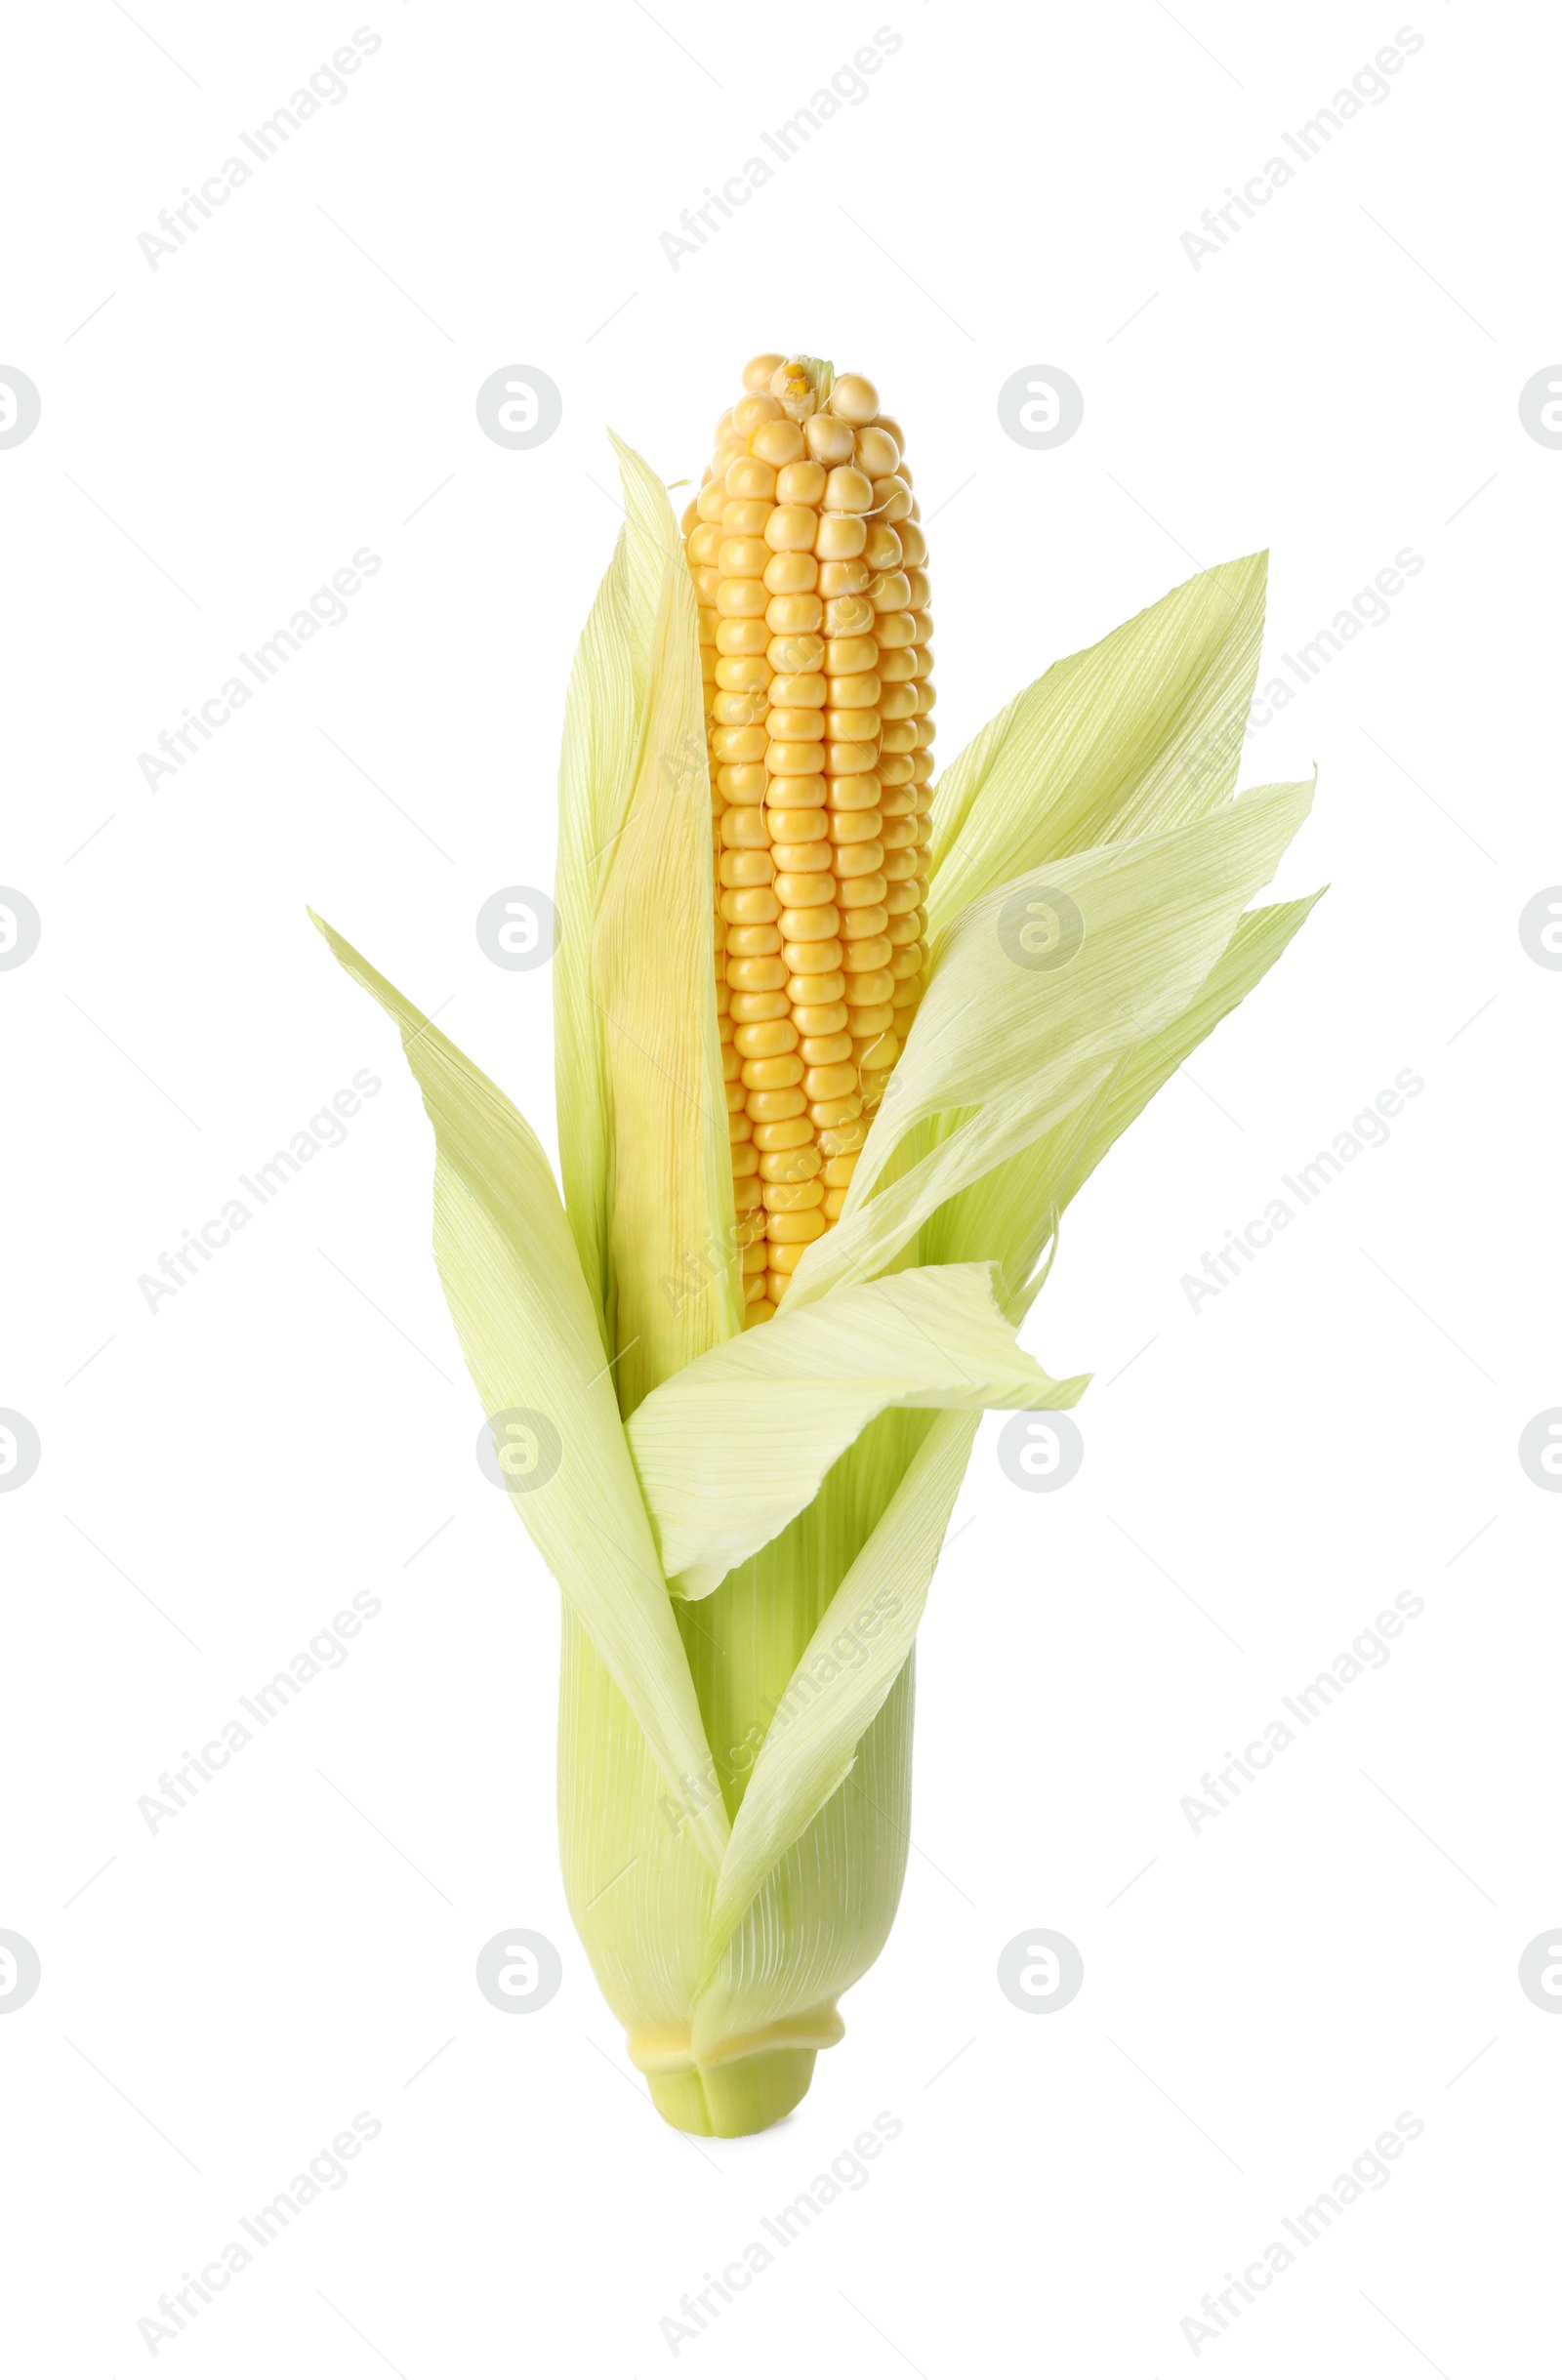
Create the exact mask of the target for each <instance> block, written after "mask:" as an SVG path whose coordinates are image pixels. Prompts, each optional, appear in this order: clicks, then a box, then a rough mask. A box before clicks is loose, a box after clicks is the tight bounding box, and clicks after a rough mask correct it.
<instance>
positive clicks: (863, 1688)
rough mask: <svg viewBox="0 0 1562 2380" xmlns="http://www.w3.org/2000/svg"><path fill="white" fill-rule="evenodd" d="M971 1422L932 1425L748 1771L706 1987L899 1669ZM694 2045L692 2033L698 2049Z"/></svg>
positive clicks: (850, 1760)
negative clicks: (846, 1649)
mask: <svg viewBox="0 0 1562 2380" xmlns="http://www.w3.org/2000/svg"><path fill="white" fill-rule="evenodd" d="M978 1418H979V1416H977V1415H974V1414H968V1413H943V1414H939V1415H938V1416H936V1417H935V1418H934V1420H933V1422H932V1425H931V1427H930V1428H929V1429H928V1430H927V1432H926V1435H925V1438H924V1440H923V1443H922V1446H921V1448H920V1450H919V1452H918V1453H917V1455H916V1457H915V1458H914V1460H913V1461H912V1463H911V1464H910V1467H909V1468H908V1469H907V1471H906V1473H905V1476H904V1478H903V1479H902V1481H901V1484H900V1486H899V1488H898V1489H897V1490H896V1492H895V1494H894V1496H893V1497H892V1498H891V1499H890V1501H889V1505H888V1509H887V1510H886V1511H885V1513H884V1517H883V1519H882V1520H881V1521H880V1522H879V1525H878V1527H877V1528H876V1529H875V1530H874V1532H873V1535H872V1536H871V1537H870V1538H869V1539H868V1542H867V1544H866V1545H865V1546H864V1547H863V1550H862V1551H861V1553H860V1554H859V1555H858V1556H857V1558H856V1560H855V1561H854V1562H853V1563H852V1565H851V1568H850V1570H849V1571H848V1572H847V1574H846V1576H845V1578H844V1580H843V1581H842V1584H841V1586H840V1587H839V1588H838V1590H837V1592H836V1594H835V1596H834V1598H833V1600H832V1602H831V1604H830V1607H829V1610H828V1611H827V1612H826V1613H825V1615H824V1617H823V1619H822V1620H821V1621H820V1622H819V1624H818V1627H817V1628H816V1630H815V1632H814V1635H813V1638H812V1640H811V1642H810V1643H809V1645H808V1648H807V1650H806V1651H805V1653H804V1654H803V1656H802V1661H801V1662H799V1663H798V1666H797V1669H796V1672H795V1674H794V1676H793V1678H792V1681H791V1683H790V1685H789V1686H788V1688H787V1691H786V1693H785V1694H784V1695H783V1696H782V1698H781V1701H780V1703H779V1705H778V1707H777V1709H776V1712H775V1715H774V1717H773V1718H772V1720H771V1722H770V1727H769V1732H768V1734H767V1735H766V1737H765V1740H764V1744H763V1746H762V1748H761V1749H760V1755H759V1758H758V1760H757V1761H756V1762H755V1765H754V1771H753V1774H752V1776H751V1777H750V1779H749V1782H748V1786H747V1789H746V1791H745V1793H744V1796H743V1800H742V1803H741V1805H740V1807H739V1810H738V1814H737V1817H736V1819H735V1820H734V1822H733V1826H732V1839H731V1841H730V1843H729V1844H728V1846H727V1853H726V1858H725V1859H724V1860H723V1861H722V1863H721V1870H720V1874H719V1876H718V1878H717V1887H716V1901H715V1905H714V1907H713V1908H712V1911H711V1922H710V1935H709V1938H708V1941H707V1946H706V1974H707V1977H714V1975H715V1973H716V1971H717V1967H718V1964H719V1960H720V1958H721V1956H722V1954H723V1953H724V1951H725V1950H726V1949H727V1946H728V1944H729V1942H730V1941H731V1939H732V1936H733V1934H734V1932H735V1930H736V1929H737V1927H738V1926H739V1924H740V1922H741V1921H742V1919H743V1917H744V1915H745V1912H746V1911H747V1910H748V1908H749V1906H750V1904H751V1903H752V1902H753V1900H754V1898H755V1896H756V1894H757V1893H758V1892H759V1891H760V1887H761V1885H763V1883H764V1881H765V1879H766V1877H767V1876H768V1875H769V1874H770V1871H771V1870H772V1868H774V1867H775V1866H776V1864H777V1862H778V1861H779V1860H781V1859H782V1858H783V1857H784V1855H785V1854H786V1853H787V1851H788V1850H789V1848H790V1847H791V1846H792V1845H794V1844H796V1843H797V1842H798V1840H799V1838H800V1837H801V1836H802V1835H803V1833H804V1830H805V1829H806V1828H807V1827H808V1826H810V1825H811V1824H812V1823H813V1822H814V1821H815V1820H816V1818H817V1817H818V1815H819V1813H820V1812H821V1811H823V1810H824V1809H825V1807H826V1805H827V1804H828V1803H830V1802H831V1800H832V1798H833V1796H834V1795H836V1794H837V1793H839V1792H840V1790H841V1788H842V1786H843V1785H844V1784H845V1782H846V1779H847V1778H848V1777H849V1775H850V1774H851V1770H852V1767H853V1764H854V1762H855V1759H856V1756H857V1748H858V1745H859V1743H860V1742H861V1739H862V1737H863V1735H864V1733H865V1731H866V1730H867V1729H868V1727H869V1726H870V1725H871V1723H872V1722H873V1721H874V1719H875V1718H876V1716H877V1714H878V1712H879V1711H880V1709H881V1707H882V1705H883V1704H884V1702H885V1700H886V1699H887V1697H888V1695H889V1693H890V1690H891V1688H892V1687H893V1686H894V1684H895V1681H896V1678H897V1677H898V1676H899V1675H900V1673H901V1671H902V1669H903V1668H904V1666H905V1663H906V1661H907V1658H908V1656H909V1654H910V1652H911V1647H912V1642H913V1639H914V1638H915V1636H916V1633H917V1627H918V1623H919V1622H920V1621H921V1619H922V1615H923V1609H924V1606H925V1603H926V1600H927V1588H928V1585H929V1582H930V1581H931V1579H932V1575H933V1571H934V1569H935V1567H936V1565H937V1561H938V1554H939V1549H940V1547H941V1545H942V1543H943V1539H944V1532H945V1530H946V1529H947V1528H948V1526H949V1516H950V1513H951V1512H952V1511H953V1509H954V1504H955V1498H956V1497H957V1496H958V1495H959V1493H960V1483H961V1480H962V1479H963V1478H964V1476H965V1471H966V1460H967V1457H969V1454H970V1448H971V1441H972V1439H973V1438H974V1436H975V1434H976V1425H977V1421H978ZM842 1646H847V1647H849V1648H850V1654H849V1657H847V1656H843V1655H841V1654H840V1653H838V1652H837V1651H836V1648H839V1647H842ZM899 1856H900V1857H902V1858H903V1853H901V1854H900V1855H899ZM699 2037H700V2036H699V2025H698V2022H697V2024H696V2033H695V2038H696V2042H698V2040H699Z"/></svg>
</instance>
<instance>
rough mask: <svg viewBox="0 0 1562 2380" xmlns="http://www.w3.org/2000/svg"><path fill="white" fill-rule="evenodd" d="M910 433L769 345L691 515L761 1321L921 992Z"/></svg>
mask: <svg viewBox="0 0 1562 2380" xmlns="http://www.w3.org/2000/svg"><path fill="white" fill-rule="evenodd" d="M903 444H904V438H903V433H902V431H901V429H900V426H899V424H898V423H897V422H894V421H892V420H890V419H888V418H887V417H886V416H885V415H884V414H883V413H881V411H880V409H879V393H878V390H876V389H875V388H874V386H873V384H872V382H871V381H867V380H864V379H863V378H862V376H861V375H860V374H859V373H846V374H843V375H841V376H840V377H837V376H836V375H835V374H834V372H833V370H832V368H831V366H830V365H829V364H827V363H823V362H820V361H819V360H818V359H817V358H815V357H812V356H790V357H783V356H780V355H756V356H754V357H753V358H752V359H751V361H750V362H749V363H748V364H747V365H746V366H745V367H744V371H743V394H742V395H741V396H740V397H739V398H738V399H737V401H736V402H735V403H734V404H733V406H732V407H731V409H730V411H729V412H726V413H724V414H723V415H722V416H721V419H720V420H719V422H718V424H717V426H716V450H715V454H714V456H713V459H712V461H711V464H710V466H709V467H708V469H707V471H706V472H705V477H704V481H703V483H702V485H701V488H700V492H699V494H698V496H697V497H696V498H695V499H694V501H693V503H691V504H690V506H689V507H688V510H687V512H686V513H684V516H683V521H682V528H683V538H684V549H683V550H684V556H685V559H686V561H687V563H688V566H689V569H690V571H691V573H692V575H693V579H694V586H695V592H696V595H697V596H698V599H699V635H700V663H701V674H702V677H703V681H704V691H705V725H706V737H707V745H708V751H709V758H710V773H711V808H712V845H713V859H714V875H715V896H716V977H717V1007H718V1012H719V1019H720V1036H721V1045H722V1070H723V1074H724V1078H725V1083H726V1103H727V1114H728V1130H729V1132H730V1135H731V1144H732V1192H733V1212H734V1218H735V1223H736V1230H737V1239H738V1245H739V1247H740V1249H741V1251H742V1258H741V1261H742V1269H743V1282H744V1293H745V1301H746V1302H745V1308H744V1320H745V1323H746V1324H752V1323H757V1322H763V1321H766V1320H768V1318H769V1317H770V1316H771V1315H772V1314H773V1313H774V1312H775V1310H776V1308H777V1306H778V1305H779V1304H780V1302H781V1300H782V1298H783V1296H784V1295H785V1293H786V1291H787V1287H788V1285H789V1283H790V1281H791V1278H792V1274H793V1272H794V1270H795V1269H796V1267H797V1266H798V1265H799V1264H800V1263H801V1262H802V1256H803V1254H804V1252H805V1251H806V1250H807V1248H808V1247H809V1246H810V1245H811V1243H812V1242H813V1241H815V1240H817V1239H820V1238H822V1237H823V1235H824V1233H825V1232H827V1231H828V1230H829V1229H830V1227H831V1225H832V1224H833V1223H834V1222H835V1221H836V1220H837V1218H838V1217H839V1215H840V1213H841V1211H842V1209H843V1206H844V1204H845V1199H846V1192H847V1190H848V1188H849V1186H850V1182H851V1176H852V1173H853V1171H854V1170H855V1168H856V1164H857V1152H858V1150H859V1149H860V1148H861V1146H862V1143H863V1141H864V1140H865V1139H866V1137H867V1131H868V1126H869V1123H870V1121H871V1120H872V1117H873V1113H874V1110H875V1109H876V1108H877V1106H878V1104H879V1102H880V1100H881V1099H882V1098H883V1096H884V1087H885V1085H886V1083H887V1082H888V1079H889V1075H890V1073H891V1071H892V1069H893V1067H894V1064H895V1060H896V1058H897V1057H898V1056H899V1054H900V1049H901V1046H902V1044H903V1043H904V1040H905V1037H906V1034H907V1032H908V1031H909V1030H910V1026H911V1022H912V1019H913V1017H914V1016H915V1014H916V1010H917V1005H918V1002H919V1001H920V999H921V997H922V992H923V986H924V980H925V964H926V955H927V953H926V942H925V933H926V925H927V912H926V907H925V901H926V891H927V886H926V874H925V871H926V850H927V843H928V838H929V826H928V808H929V780H930V778H931V775H932V765H933V762H932V749H931V748H932V741H933V732H934V730H933V720H932V717H931V713H932V708H933V699H934V689H933V684H932V678H931V675H930V673H931V667H932V654H931V638H932V625H933V624H932V617H931V614H930V612H929V610H928V588H927V572H926V560H927V544H926V540H925V537H924V535H923V532H922V528H921V526H920V524H919V519H918V513H919V507H918V504H917V499H916V497H915V496H914V494H913V493H912V487H911V474H910V472H908V471H907V469H906V466H905V463H904V461H903V458H902V447H903Z"/></svg>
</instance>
